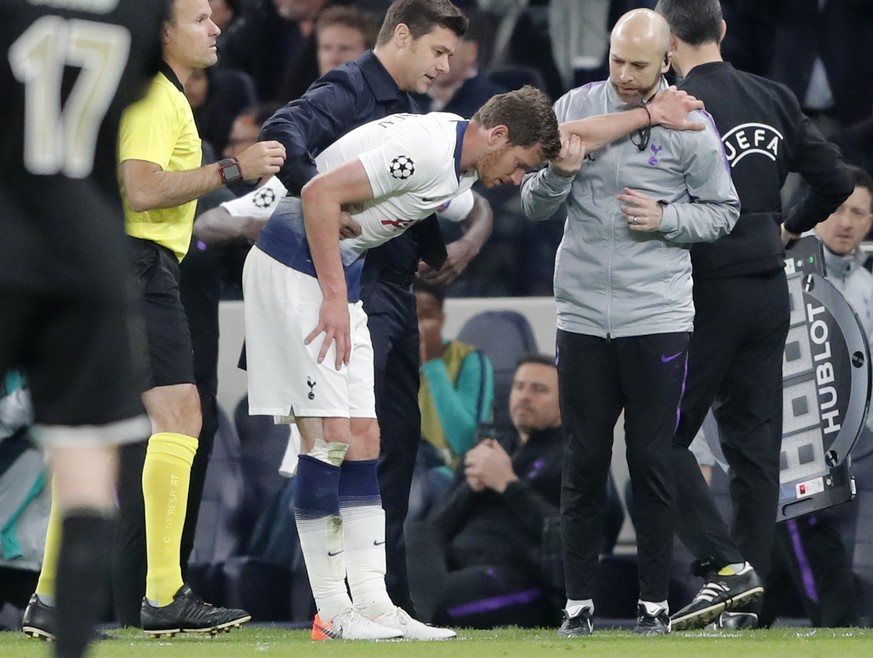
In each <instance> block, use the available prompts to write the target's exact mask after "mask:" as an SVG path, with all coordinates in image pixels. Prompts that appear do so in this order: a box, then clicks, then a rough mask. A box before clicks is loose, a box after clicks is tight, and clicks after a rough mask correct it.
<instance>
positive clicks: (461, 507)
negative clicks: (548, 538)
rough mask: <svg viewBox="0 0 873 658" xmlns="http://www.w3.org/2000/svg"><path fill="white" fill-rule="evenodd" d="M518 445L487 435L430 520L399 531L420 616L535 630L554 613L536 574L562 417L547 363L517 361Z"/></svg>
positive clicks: (551, 508)
mask: <svg viewBox="0 0 873 658" xmlns="http://www.w3.org/2000/svg"><path fill="white" fill-rule="evenodd" d="M509 399H510V403H509V406H510V414H511V417H512V423H513V425H514V426H515V429H516V430H517V433H518V435H517V437H515V438H517V445H518V447H517V449H516V450H514V451H513V453H512V455H511V456H510V455H509V454H508V453H507V452H506V450H504V448H503V447H502V446H501V444H500V443H499V442H498V441H496V440H495V439H494V438H487V439H484V440H483V441H482V442H481V443H479V444H478V445H477V446H475V447H474V448H471V449H470V450H469V451H468V452H467V454H466V455H465V457H464V463H463V471H462V472H459V476H458V479H457V481H456V483H455V485H454V487H453V488H452V490H451V492H450V494H449V496H448V497H447V499H446V500H445V501H444V503H443V504H442V505H441V506H440V507H439V508H437V509H436V510H435V513H434V514H433V515H432V516H431V520H429V521H426V522H421V523H417V524H413V525H411V526H409V527H408V531H407V551H408V553H409V555H410V557H413V556H414V562H412V560H410V564H415V568H414V569H412V568H411V569H410V572H409V580H410V588H411V592H412V598H413V600H414V601H415V605H416V608H417V610H418V612H419V614H420V615H421V617H422V618H423V619H425V620H428V621H431V622H435V623H436V622H437V621H438V620H440V621H444V622H446V623H450V624H451V625H452V626H462V627H463V626H467V627H476V628H492V627H494V626H503V625H518V626H526V627H532V626H544V625H550V624H554V623H555V622H556V621H557V619H558V618H559V616H560V607H561V603H562V600H561V599H560V598H554V597H550V596H549V592H548V589H549V588H548V587H547V586H546V585H545V584H544V582H543V579H542V577H541V575H540V570H541V569H540V548H541V545H542V538H543V530H544V526H545V524H546V521H547V520H549V519H556V518H557V516H558V504H559V499H560V492H561V463H562V459H561V450H562V434H561V412H560V408H559V406H558V374H557V369H556V368H555V365H554V358H553V357H549V356H528V357H525V358H523V359H521V361H519V364H518V368H517V370H516V373H515V379H514V382H513V387H512V391H511V393H510V398H509Z"/></svg>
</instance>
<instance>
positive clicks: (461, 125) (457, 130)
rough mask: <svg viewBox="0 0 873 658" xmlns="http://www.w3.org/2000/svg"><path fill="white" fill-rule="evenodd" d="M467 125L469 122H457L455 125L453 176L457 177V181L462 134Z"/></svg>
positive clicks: (459, 170) (462, 143) (459, 178)
mask: <svg viewBox="0 0 873 658" xmlns="http://www.w3.org/2000/svg"><path fill="white" fill-rule="evenodd" d="M468 125H470V122H469V121H458V123H457V124H455V134H456V135H457V137H456V138H455V139H456V141H455V175H456V176H457V177H458V181H460V180H461V147H462V146H463V145H464V133H466V132H467V126H468Z"/></svg>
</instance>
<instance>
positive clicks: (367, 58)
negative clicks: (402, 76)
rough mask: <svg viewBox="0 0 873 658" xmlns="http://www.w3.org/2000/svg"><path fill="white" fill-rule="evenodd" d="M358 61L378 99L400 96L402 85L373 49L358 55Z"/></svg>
mask: <svg viewBox="0 0 873 658" xmlns="http://www.w3.org/2000/svg"><path fill="white" fill-rule="evenodd" d="M357 62H358V66H359V67H360V68H361V73H362V74H363V75H364V79H365V80H366V81H367V84H369V85H370V89H372V90H373V96H375V97H376V100H377V101H379V102H384V101H392V100H395V99H397V98H399V97H400V94H401V92H400V87H398V86H397V83H396V82H395V81H394V78H392V77H391V74H390V73H388V69H386V68H385V67H384V66H383V65H382V62H380V61H379V59H378V58H377V57H376V55H375V54H374V53H373V51H372V50H368V51H367V52H365V53H364V54H363V55H361V56H360V57H358V60H357Z"/></svg>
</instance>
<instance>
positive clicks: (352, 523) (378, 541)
mask: <svg viewBox="0 0 873 658" xmlns="http://www.w3.org/2000/svg"><path fill="white" fill-rule="evenodd" d="M340 515H341V516H342V520H343V538H344V543H345V550H346V575H347V576H348V580H349V590H350V591H351V593H352V601H354V603H355V607H356V608H357V609H358V610H361V611H362V612H365V613H366V614H368V615H370V616H372V617H376V616H378V615H381V614H383V613H386V612H390V611H391V610H393V609H394V608H395V606H394V603H393V602H392V601H391V599H390V598H389V596H388V591H387V590H386V589H385V569H386V565H385V510H383V509H382V508H381V507H379V506H377V505H352V506H341V507H340Z"/></svg>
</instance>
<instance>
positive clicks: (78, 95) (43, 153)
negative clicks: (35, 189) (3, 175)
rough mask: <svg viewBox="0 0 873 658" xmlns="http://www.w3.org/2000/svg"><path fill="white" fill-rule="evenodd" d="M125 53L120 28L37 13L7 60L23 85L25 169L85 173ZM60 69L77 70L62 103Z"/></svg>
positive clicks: (91, 161) (125, 32)
mask: <svg viewBox="0 0 873 658" xmlns="http://www.w3.org/2000/svg"><path fill="white" fill-rule="evenodd" d="M129 52H130V32H128V30H127V29H126V28H124V27H121V26H119V25H109V24H106V23H95V22H92V21H86V20H76V19H70V20H68V19H65V18H61V17H59V16H43V17H42V18H40V19H39V20H37V21H35V22H34V23H33V25H31V26H30V27H29V28H28V29H27V30H26V31H25V32H24V34H22V35H21V36H20V37H19V38H18V39H17V40H16V41H15V43H14V44H12V46H11V47H10V49H9V63H10V65H11V67H12V72H13V73H14V75H15V77H16V78H17V79H18V80H19V81H20V82H22V83H24V85H25V103H24V105H25V115H24V117H25V118H24V166H25V167H26V169H27V170H28V171H29V172H30V173H32V174H37V175H52V174H61V173H62V174H64V175H65V176H68V177H70V178H85V177H86V176H88V175H89V174H90V173H91V170H92V168H93V166H94V151H95V148H96V144H97V135H98V132H99V130H100V124H101V122H102V121H103V117H104V116H105V114H106V111H107V110H108V109H109V104H110V103H111V102H112V98H113V96H114V95H115V90H116V89H117V87H118V82H119V80H120V79H121V75H122V73H123V72H124V67H125V65H126V64H127V58H128V54H129ZM66 67H75V68H78V69H79V73H78V77H77V78H76V81H75V83H74V84H73V87H72V89H71V91H70V94H69V96H68V98H67V100H66V103H64V105H63V107H62V105H61V85H62V83H63V78H64V70H65V69H66Z"/></svg>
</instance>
